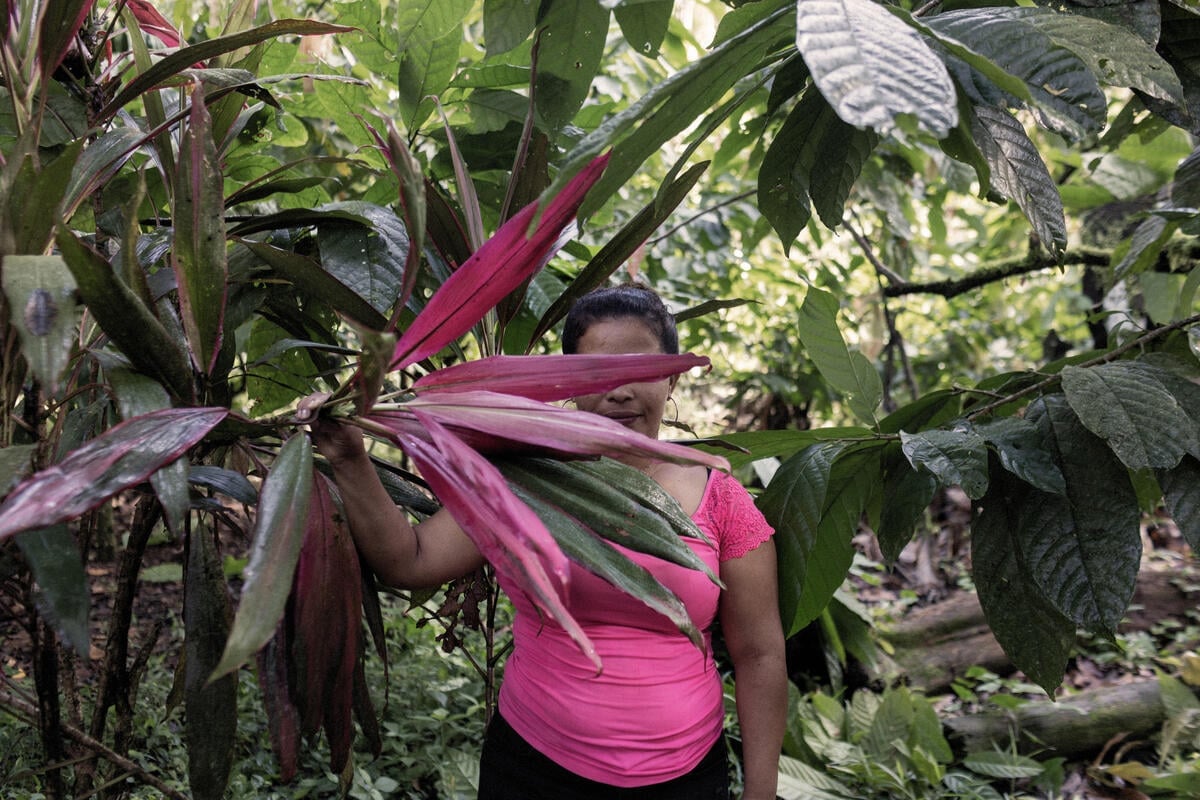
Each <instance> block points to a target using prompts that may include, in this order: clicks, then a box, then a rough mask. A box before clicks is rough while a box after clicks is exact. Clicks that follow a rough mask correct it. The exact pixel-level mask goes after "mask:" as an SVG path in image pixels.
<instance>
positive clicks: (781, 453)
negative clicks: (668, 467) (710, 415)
mask: <svg viewBox="0 0 1200 800" xmlns="http://www.w3.org/2000/svg"><path fill="white" fill-rule="evenodd" d="M873 438H875V435H874V432H873V431H871V430H870V429H868V428H851V427H846V428H836V427H829V428H811V429H809V430H806V431H793V430H781V431H743V432H741V433H726V434H722V435H721V436H719V437H717V439H715V440H714V441H715V442H716V444H705V443H703V442H701V443H700V444H699V445H697V446H698V447H700V449H702V450H707V451H709V452H711V453H719V454H721V455H723V456H725V457H726V458H727V459H728V461H729V465H730V466H731V467H732V468H733V469H738V468H739V467H744V466H746V465H747V464H750V463H751V462H753V461H757V460H759V459H761V458H787V457H788V456H792V455H795V454H796V453H799V452H800V451H801V450H804V449H805V448H807V447H809V446H811V445H813V444H816V443H817V442H825V441H831V440H836V439H850V440H863V439H873ZM730 448H734V449H733V450H730Z"/></svg>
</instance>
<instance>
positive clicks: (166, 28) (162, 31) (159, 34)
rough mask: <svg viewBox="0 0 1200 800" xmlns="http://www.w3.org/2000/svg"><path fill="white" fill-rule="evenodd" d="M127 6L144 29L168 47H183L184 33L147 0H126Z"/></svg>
mask: <svg viewBox="0 0 1200 800" xmlns="http://www.w3.org/2000/svg"><path fill="white" fill-rule="evenodd" d="M125 7H126V8H128V9H129V12H130V13H131V14H133V17H134V19H136V20H137V21H138V26H139V27H140V28H141V29H142V30H143V31H145V32H146V33H148V34H150V35H151V36H153V37H154V38H155V39H158V40H159V41H160V42H162V43H163V44H165V45H166V46H167V47H181V46H182V45H183V44H184V41H183V35H182V34H181V33H180V32H179V31H178V30H177V29H176V28H175V26H174V25H172V24H171V23H170V22H169V21H168V20H167V18H166V17H164V16H163V15H162V14H160V13H159V11H158V9H157V8H155V7H154V6H153V5H152V4H150V3H149V2H147V0H125Z"/></svg>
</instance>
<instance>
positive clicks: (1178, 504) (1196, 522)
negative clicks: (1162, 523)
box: [1158, 457, 1200, 550]
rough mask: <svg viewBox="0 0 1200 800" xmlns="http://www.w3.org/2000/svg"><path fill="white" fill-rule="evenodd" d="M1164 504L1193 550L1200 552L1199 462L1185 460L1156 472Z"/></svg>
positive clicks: (1192, 459) (1189, 459) (1191, 459)
mask: <svg viewBox="0 0 1200 800" xmlns="http://www.w3.org/2000/svg"><path fill="white" fill-rule="evenodd" d="M1158 482H1159V484H1160V485H1161V486H1162V490H1163V503H1164V504H1165V505H1166V507H1167V511H1168V512H1169V513H1170V514H1171V519H1173V520H1175V524H1176V525H1178V526H1179V532H1180V533H1182V534H1183V538H1184V539H1185V540H1186V541H1187V543H1188V544H1189V545H1191V546H1192V549H1193V550H1195V549H1200V462H1198V461H1197V460H1196V459H1194V458H1187V457H1185V458H1184V459H1183V460H1182V461H1180V462H1179V464H1177V465H1176V466H1175V467H1173V468H1172V469H1169V470H1165V471H1163V472H1160V473H1159V476H1158Z"/></svg>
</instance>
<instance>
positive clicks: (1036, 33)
mask: <svg viewBox="0 0 1200 800" xmlns="http://www.w3.org/2000/svg"><path fill="white" fill-rule="evenodd" d="M1014 10H1015V9H1011V8H978V9H964V10H961V11H947V12H945V13H943V14H937V15H935V16H933V17H930V18H928V19H927V20H926V23H927V24H928V25H929V27H930V28H931V29H933V30H934V31H936V32H937V34H938V35H939V36H940V37H949V38H951V39H954V40H956V41H957V42H959V43H961V44H962V45H964V46H966V47H967V48H969V49H970V50H971V51H973V52H975V53H978V54H979V55H981V56H983V57H984V58H986V59H988V60H989V63H994V64H995V65H997V66H998V67H999V68H1001V69H1002V70H1004V71H1005V72H1006V73H1008V74H1010V75H1015V76H1017V77H1019V78H1021V79H1022V80H1023V81H1024V82H1025V84H1026V86H1027V90H1028V96H1029V97H1030V98H1032V104H1031V108H1032V110H1033V111H1034V112H1035V113H1036V114H1037V115H1038V118H1039V121H1040V122H1041V123H1042V124H1043V125H1045V126H1047V127H1049V128H1050V129H1051V130H1054V131H1056V132H1058V133H1061V134H1063V135H1064V136H1066V137H1068V138H1069V139H1072V140H1077V139H1080V138H1082V137H1083V136H1085V135H1087V134H1088V133H1094V132H1096V131H1098V130H1099V129H1100V127H1101V126H1102V125H1103V124H1104V122H1105V117H1106V114H1107V104H1106V102H1105V98H1104V93H1103V92H1102V91H1101V90H1100V85H1099V83H1098V82H1097V80H1096V76H1095V75H1093V74H1092V71H1091V70H1090V69H1088V66H1087V64H1085V63H1084V62H1083V60H1082V59H1080V58H1079V56H1077V55H1075V54H1074V53H1072V52H1071V51H1070V50H1068V49H1067V48H1065V47H1062V46H1061V45H1058V44H1055V42H1054V41H1053V40H1052V39H1051V38H1050V37H1049V36H1048V35H1047V34H1046V33H1044V32H1043V31H1041V30H1039V29H1038V28H1037V26H1035V25H1033V24H1032V23H1031V22H1029V21H1028V20H1023V19H1020V18H1019V17H1017V16H1015V15H1014V14H1013V13H1012V12H1013V11H1014ZM1046 13H1053V12H1050V11H1048V10H1047V12H1046ZM946 63H947V66H948V67H949V68H950V70H951V72H952V74H954V75H955V77H956V79H957V81H958V84H959V86H960V87H962V88H963V90H964V91H966V92H967V93H968V95H969V96H970V97H971V98H972V99H973V100H975V102H976V103H978V104H984V105H996V106H1004V105H1009V104H1011V103H1014V102H1018V99H1019V96H1015V97H1014V96H1012V95H1010V94H1009V93H1008V92H1006V91H1004V90H1003V88H1004V87H1003V86H997V85H996V84H995V83H993V82H992V80H991V79H990V78H989V77H987V75H986V74H985V73H984V72H981V71H978V70H976V68H975V67H974V66H968V62H967V61H963V60H960V59H959V58H957V57H956V56H952V55H948V56H947V62H946Z"/></svg>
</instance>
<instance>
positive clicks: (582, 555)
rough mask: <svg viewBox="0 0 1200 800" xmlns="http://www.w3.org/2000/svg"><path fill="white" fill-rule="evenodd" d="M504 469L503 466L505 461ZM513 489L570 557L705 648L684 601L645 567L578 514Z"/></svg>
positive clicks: (521, 488)
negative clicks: (588, 525) (595, 533)
mask: <svg viewBox="0 0 1200 800" xmlns="http://www.w3.org/2000/svg"><path fill="white" fill-rule="evenodd" d="M501 470H502V471H505V470H504V467H503V465H502V466H501ZM510 486H511V487H512V490H513V492H514V493H515V494H516V495H517V497H518V498H520V499H521V501H522V502H524V503H525V504H526V505H528V506H529V507H530V508H532V509H533V510H534V512H535V513H536V514H537V515H538V518H539V519H541V520H542V522H543V523H545V525H546V528H547V529H548V530H549V531H550V534H551V535H552V536H553V537H554V539H555V541H556V542H558V546H559V547H560V548H562V551H563V552H564V553H565V554H566V556H567V558H569V559H571V560H572V561H574V562H575V563H577V564H580V565H582V566H584V567H585V568H587V569H588V570H589V571H591V572H593V573H594V574H596V575H597V576H599V577H601V578H603V579H604V580H605V581H607V582H608V583H610V584H612V585H613V586H614V587H616V588H617V589H620V590H621V591H623V592H625V593H626V594H628V595H630V596H631V597H634V598H636V599H637V600H639V601H641V602H642V603H644V604H645V605H646V606H647V607H648V608H651V609H653V610H654V611H657V612H658V613H660V614H662V615H663V616H665V617H666V618H667V619H669V620H670V621H671V622H672V624H674V625H675V627H677V628H678V629H679V630H680V632H682V633H683V634H684V635H685V636H687V637H688V639H690V640H691V642H692V644H694V645H696V647H698V648H701V649H703V648H704V638H703V636H702V635H701V633H700V631H699V629H698V628H696V625H695V623H693V622H692V618H691V617H690V616H688V613H687V609H686V608H685V607H684V605H683V603H682V602H681V601H680V600H679V598H678V597H676V596H675V595H674V594H672V593H671V591H670V590H668V589H667V588H666V587H664V586H663V585H662V584H661V583H659V582H658V581H657V580H656V579H655V578H654V576H653V575H652V574H651V573H650V572H649V571H647V570H646V569H645V568H643V567H640V566H638V565H637V564H635V563H633V562H632V561H630V560H629V559H628V558H627V557H626V556H625V555H623V554H622V553H621V552H620V551H619V550H617V549H616V548H615V547H613V546H612V545H610V544H609V543H608V542H606V541H604V540H603V539H600V538H597V537H596V536H594V535H593V534H592V533H591V531H590V530H589V529H588V528H587V527H586V526H584V525H583V524H582V523H581V522H580V521H579V519H578V518H576V517H575V516H572V515H571V514H569V513H568V512H566V511H564V510H563V509H562V508H561V507H559V506H557V505H555V504H554V503H553V502H550V501H548V500H546V499H544V498H543V496H542V494H541V493H540V492H539V491H538V490H537V489H536V488H535V489H532V490H531V489H526V488H525V487H524V486H521V485H518V484H510Z"/></svg>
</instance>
